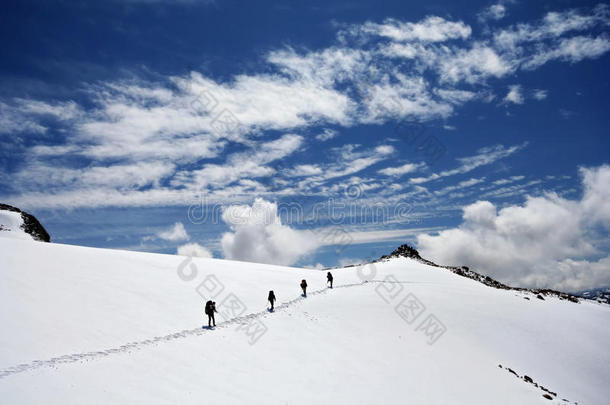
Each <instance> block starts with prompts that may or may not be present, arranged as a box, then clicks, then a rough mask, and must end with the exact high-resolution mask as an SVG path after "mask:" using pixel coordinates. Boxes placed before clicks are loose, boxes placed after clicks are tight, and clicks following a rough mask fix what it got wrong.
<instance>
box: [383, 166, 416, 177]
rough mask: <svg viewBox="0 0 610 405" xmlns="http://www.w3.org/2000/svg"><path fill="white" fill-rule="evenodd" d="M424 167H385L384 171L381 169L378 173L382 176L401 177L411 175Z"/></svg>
mask: <svg viewBox="0 0 610 405" xmlns="http://www.w3.org/2000/svg"><path fill="white" fill-rule="evenodd" d="M424 166H425V165H424V164H422V163H407V164H404V165H402V166H398V167H386V168H385V169H381V170H379V171H378V173H381V174H384V175H386V176H402V175H403V174H407V173H412V172H414V171H417V170H419V169H421V168H422V167H424Z"/></svg>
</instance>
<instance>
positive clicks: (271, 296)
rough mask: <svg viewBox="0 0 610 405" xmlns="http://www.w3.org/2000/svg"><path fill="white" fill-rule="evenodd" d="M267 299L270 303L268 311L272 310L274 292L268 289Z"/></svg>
mask: <svg viewBox="0 0 610 405" xmlns="http://www.w3.org/2000/svg"><path fill="white" fill-rule="evenodd" d="M267 299H268V300H269V302H270V303H271V309H270V311H273V303H274V302H275V293H274V292H273V290H271V291H269V297H268V298H267Z"/></svg>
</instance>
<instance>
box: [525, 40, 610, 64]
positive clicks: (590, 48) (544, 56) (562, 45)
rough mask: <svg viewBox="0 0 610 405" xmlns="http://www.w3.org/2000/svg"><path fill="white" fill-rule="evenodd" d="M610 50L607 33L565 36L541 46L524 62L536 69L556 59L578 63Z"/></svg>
mask: <svg viewBox="0 0 610 405" xmlns="http://www.w3.org/2000/svg"><path fill="white" fill-rule="evenodd" d="M609 50H610V39H609V38H608V36H607V35H600V36H598V37H591V36H576V37H572V38H565V39H562V40H560V41H559V42H558V43H557V44H554V45H551V46H548V47H545V48H541V49H540V50H539V51H538V52H537V53H536V54H534V55H533V56H531V57H530V58H529V59H528V60H527V61H526V62H525V63H524V64H523V67H524V68H525V69H535V68H538V67H540V66H542V65H544V64H545V63H547V62H549V61H551V60H554V59H558V60H562V61H565V62H571V63H576V62H580V61H581V60H583V59H594V58H597V57H599V56H601V55H603V54H604V53H606V52H608V51H609Z"/></svg>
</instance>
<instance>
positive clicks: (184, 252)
mask: <svg viewBox="0 0 610 405" xmlns="http://www.w3.org/2000/svg"><path fill="white" fill-rule="evenodd" d="M177 254H179V255H180V256H190V257H213V255H212V253H211V252H210V251H209V250H208V249H206V248H205V247H203V246H201V245H200V244H198V243H194V242H193V243H187V244H185V245H182V246H178V249H177Z"/></svg>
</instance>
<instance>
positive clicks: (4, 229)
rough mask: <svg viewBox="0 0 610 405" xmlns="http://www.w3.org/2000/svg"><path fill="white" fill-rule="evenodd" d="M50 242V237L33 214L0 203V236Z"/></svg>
mask: <svg viewBox="0 0 610 405" xmlns="http://www.w3.org/2000/svg"><path fill="white" fill-rule="evenodd" d="M2 236H8V237H13V238H18V239H34V240H37V241H41V242H50V241H51V237H50V236H49V233H48V232H47V230H46V229H44V227H43V226H42V224H41V223H40V222H39V221H38V220H37V219H36V217H35V216H33V215H31V214H28V213H27V212H25V211H21V210H20V209H19V208H17V207H13V206H11V205H8V204H0V237H2Z"/></svg>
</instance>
